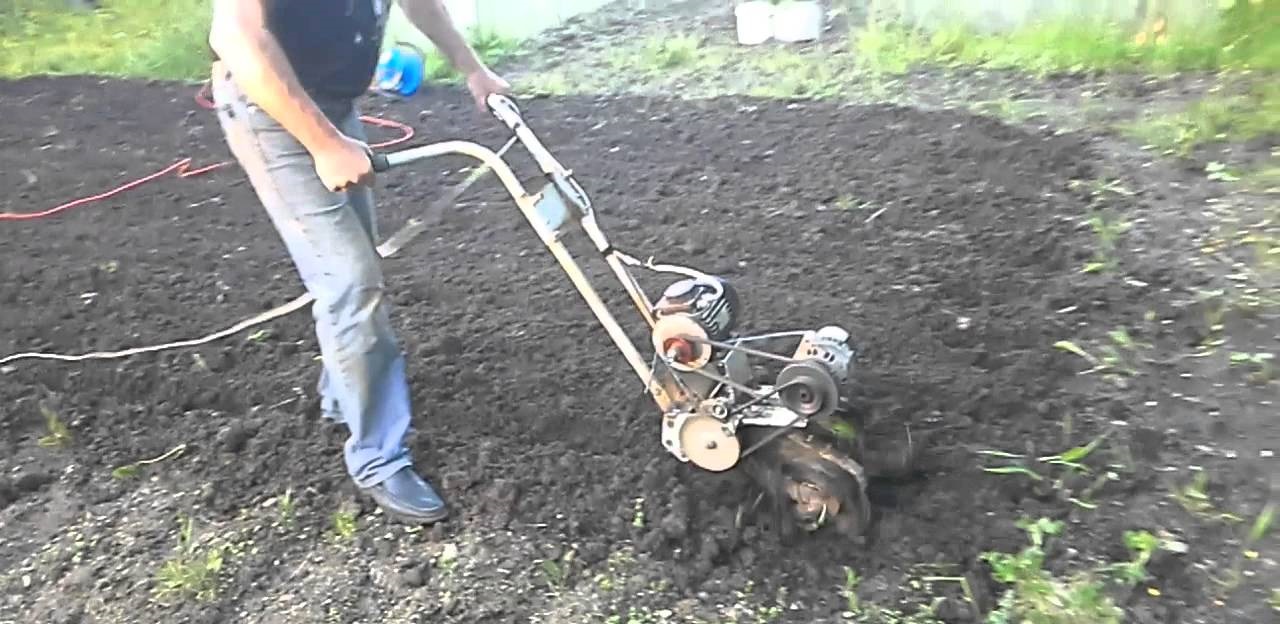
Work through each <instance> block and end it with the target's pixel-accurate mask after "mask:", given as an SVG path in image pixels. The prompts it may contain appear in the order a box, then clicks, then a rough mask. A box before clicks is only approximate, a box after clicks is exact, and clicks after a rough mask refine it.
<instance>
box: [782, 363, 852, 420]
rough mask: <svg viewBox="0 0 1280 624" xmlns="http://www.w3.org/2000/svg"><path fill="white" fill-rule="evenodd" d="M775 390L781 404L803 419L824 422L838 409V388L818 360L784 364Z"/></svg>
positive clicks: (832, 377) (829, 372)
mask: <svg viewBox="0 0 1280 624" xmlns="http://www.w3.org/2000/svg"><path fill="white" fill-rule="evenodd" d="M777 387H778V388H779V390H778V398H779V399H780V400H781V401H782V404H783V405H785V406H786V407H787V409H789V410H791V411H793V412H795V413H797V414H799V415H801V416H803V417H805V418H825V417H827V416H829V415H831V413H832V412H834V411H835V410H836V408H837V407H839V406H840V387H839V385H838V384H837V383H836V380H835V377H834V376H833V375H832V374H831V371H830V370H829V369H828V367H827V365H826V364H824V363H823V362H821V361H818V360H812V359H810V360H800V361H799V362H793V363H791V364H787V365H786V366H784V367H783V368H782V371H781V372H779V373H778V382H777Z"/></svg>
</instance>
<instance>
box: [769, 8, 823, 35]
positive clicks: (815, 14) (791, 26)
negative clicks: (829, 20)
mask: <svg viewBox="0 0 1280 624" xmlns="http://www.w3.org/2000/svg"><path fill="white" fill-rule="evenodd" d="M821 34H822V3H820V2H817V1H816V0H783V2H780V3H778V4H777V5H775V6H774V7H773V37H774V38H775V39H777V40H778V41H786V42H794V41H814V40H816V39H817V38H818V37H819V36H820V35H821Z"/></svg>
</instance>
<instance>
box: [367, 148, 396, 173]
mask: <svg viewBox="0 0 1280 624" xmlns="http://www.w3.org/2000/svg"><path fill="white" fill-rule="evenodd" d="M369 162H371V163H373V171H374V173H382V172H384V171H387V170H388V169H390V168H391V161H389V160H387V155H386V154H379V153H377V152H369Z"/></svg>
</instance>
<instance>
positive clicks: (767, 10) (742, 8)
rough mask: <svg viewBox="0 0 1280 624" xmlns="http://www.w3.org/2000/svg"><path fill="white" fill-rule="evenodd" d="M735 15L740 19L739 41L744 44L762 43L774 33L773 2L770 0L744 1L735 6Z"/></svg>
mask: <svg viewBox="0 0 1280 624" xmlns="http://www.w3.org/2000/svg"><path fill="white" fill-rule="evenodd" d="M733 15H734V17H736V18H737V20H738V43H740V44H742V45H760V44H762V43H764V42H766V41H768V40H769V37H770V36H771V35H772V34H773V28H772V24H770V20H771V18H772V16H773V3H771V2H768V0H750V1H749V2H743V3H741V4H739V5H738V6H736V7H734V8H733Z"/></svg>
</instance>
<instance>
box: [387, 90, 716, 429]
mask: <svg viewBox="0 0 1280 624" xmlns="http://www.w3.org/2000/svg"><path fill="white" fill-rule="evenodd" d="M487 104H488V105H489V109H490V111H491V112H493V114H494V116H496V117H497V118H498V119H499V120H500V121H502V122H503V123H504V124H506V126H507V127H508V128H510V129H511V131H512V132H514V133H515V136H516V138H518V139H519V140H520V142H521V143H522V144H523V145H524V147H525V149H526V150H528V152H529V154H530V155H531V156H532V157H533V159H534V161H535V162H536V163H537V164H538V167H539V168H540V169H541V170H542V172H543V174H544V175H545V176H546V177H547V178H548V183H547V184H546V185H545V186H543V187H542V189H541V190H539V191H538V192H537V193H536V194H533V195H531V194H529V192H528V190H527V189H525V187H524V185H523V184H521V182H520V180H519V179H518V178H517V177H516V175H515V172H513V171H512V169H511V167H510V166H508V165H507V163H506V161H504V160H503V159H502V157H501V156H499V155H498V154H497V153H496V152H494V151H493V150H491V149H489V148H487V147H484V146H483V145H479V144H477V143H474V142H471V141H459V140H454V141H443V142H440V143H434V144H430V145H423V146H419V147H411V148H406V149H403V150H400V151H396V152H391V153H386V154H377V155H374V157H373V161H374V168H375V169H376V170H379V171H383V170H386V169H390V168H394V167H399V166H402V165H406V164H409V163H412V162H416V161H419V160H423V159H426V158H434V157H438V156H444V155H456V154H461V155H464V156H470V157H472V158H475V159H476V160H478V161H480V162H481V163H482V164H483V165H484V166H485V167H487V168H488V169H490V170H492V171H493V172H494V174H495V175H497V176H498V180H499V181H500V182H501V183H502V185H503V186H504V187H506V190H507V192H508V193H510V194H511V197H512V198H513V199H514V200H515V202H516V205H517V206H518V207H519V208H520V212H521V213H522V214H523V215H524V217H525V220H527V221H528V222H529V225H530V226H531V227H533V229H534V231H535V232H537V234H538V238H539V239H541V240H542V243H543V244H544V245H545V246H546V247H547V249H548V250H549V251H550V252H551V255H552V256H554V257H555V259H556V261H557V262H558V263H559V264H560V267H561V268H562V269H563V270H564V272H565V273H566V274H567V275H568V276H569V279H570V281H572V282H573V285H574V287H576V288H577V289H578V292H579V294H581V295H582V298H583V299H584V300H585V301H586V303H587V306H588V307H590V308H591V311H592V312H593V313H594V314H595V316H596V319H597V320H598V321H599V322H600V324H601V325H603V326H604V329H605V331H606V332H608V334H609V337H610V338H611V339H613V342H614V344H615V345H617V347H618V349H619V350H621V351H622V355H623V357H624V358H626V360H627V363H628V364H630V365H631V368H632V370H633V371H635V374H636V375H637V376H638V377H639V378H640V381H641V382H642V383H644V384H645V385H646V386H647V388H648V391H649V393H650V394H651V395H652V396H653V399H654V401H655V402H657V404H658V407H659V408H660V409H661V410H662V411H663V412H667V411H670V410H671V409H672V408H673V407H674V404H675V403H674V399H673V397H671V396H670V395H669V394H668V393H667V391H666V389H665V388H664V387H663V386H662V385H661V384H657V383H653V379H654V378H655V375H654V370H653V368H652V367H650V366H649V365H648V364H647V363H646V361H645V358H644V356H642V355H641V354H640V351H639V349H638V348H637V347H636V345H635V343H633V342H632V341H631V339H630V338H629V337H627V335H626V333H625V332H624V331H623V329H622V326H621V325H619V323H618V321H617V319H615V318H614V316H613V314H612V313H611V312H610V311H609V308H608V306H606V305H605V303H604V301H602V300H601V299H600V295H599V294H598V293H597V292H596V289H595V288H594V287H593V286H592V285H591V282H590V280H588V279H587V276H586V275H585V274H584V273H583V272H582V269H581V268H580V267H579V266H578V262H577V261H576V260H575V259H574V257H573V255H572V254H571V253H570V252H569V250H568V248H566V247H565V246H564V244H563V243H562V242H561V241H560V237H561V236H562V235H563V234H564V227H565V225H567V224H568V223H570V222H576V223H577V225H578V226H579V228H581V229H582V231H583V232H585V233H586V235H587V237H588V238H589V239H590V240H591V242H592V244H593V245H594V246H595V248H596V250H597V251H599V252H600V253H601V255H603V256H604V258H605V261H606V262H607V263H608V265H609V267H610V268H611V269H612V270H613V273H614V275H615V276H617V278H618V280H619V281H620V282H621V283H622V286H623V287H624V288H625V289H626V291H627V294H628V295H630V297H631V300H632V301H633V302H634V303H635V306H636V308H637V310H638V311H639V313H640V315H641V316H642V317H643V318H644V319H645V321H646V322H647V323H648V324H649V325H650V327H652V326H653V324H654V318H653V315H652V312H651V309H652V304H651V303H650V302H649V298H648V297H647V296H646V295H645V293H644V291H643V290H641V288H640V286H639V284H638V283H637V282H636V280H635V278H634V277H633V276H632V275H631V274H630V273H629V272H628V271H627V266H628V265H631V266H643V267H645V268H650V269H652V270H655V271H662V272H679V273H682V274H685V275H689V274H693V275H701V274H700V273H698V272H697V271H693V270H692V269H687V268H685V267H673V266H665V265H654V264H652V263H651V262H650V263H647V264H644V263H640V262H638V261H636V260H635V259H633V258H630V257H628V256H626V255H624V254H622V253H620V252H618V251H617V250H615V249H613V247H612V246H611V245H610V243H609V240H608V238H607V237H606V236H605V235H604V232H602V231H601V230H600V228H599V226H598V225H597V224H596V219H595V212H594V211H593V210H592V207H591V202H590V200H589V199H588V198H587V194H586V192H585V191H583V190H582V188H581V187H580V186H578V184H577V182H576V181H575V180H574V178H573V173H572V172H571V171H570V170H568V169H566V168H565V167H564V166H562V165H561V164H560V163H559V162H558V161H556V159H555V157H554V156H552V155H551V153H550V152H549V151H548V150H547V149H546V147H544V146H543V145H542V142H541V141H539V140H538V138H537V137H536V136H535V135H534V134H533V132H532V131H531V130H530V129H529V127H528V126H527V125H526V124H525V123H524V120H523V119H522V118H521V117H520V112H519V110H518V109H517V108H516V105H515V103H514V102H512V101H511V100H510V99H508V98H506V97H504V96H500V95H491V96H489V98H488V100H487Z"/></svg>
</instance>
